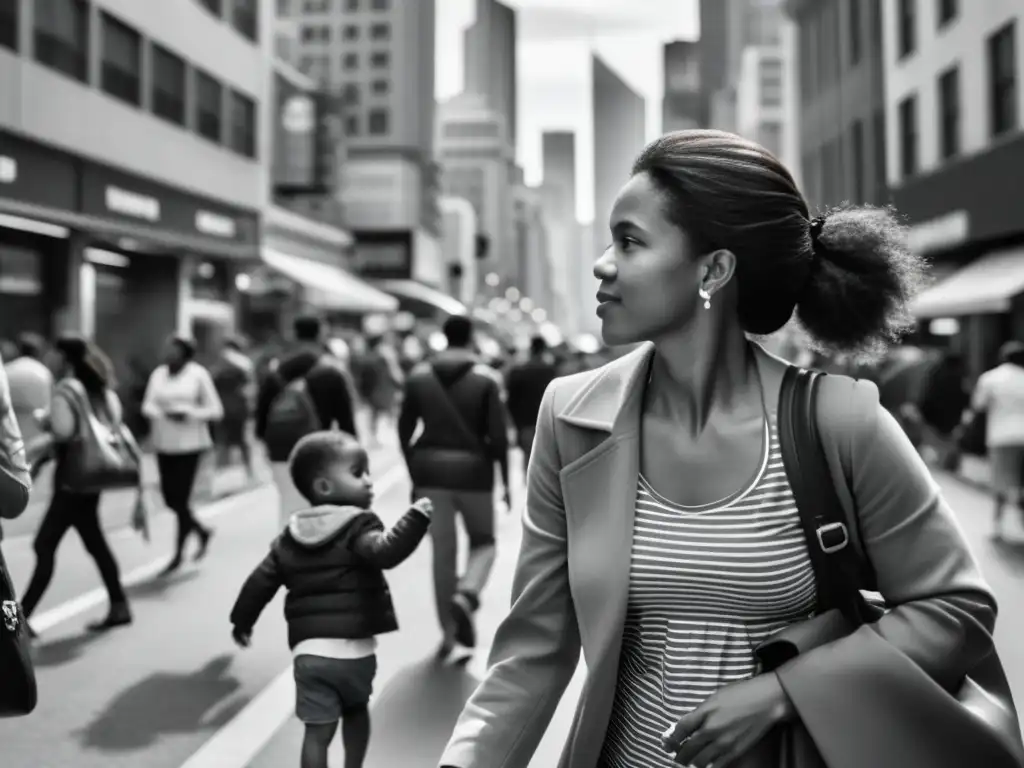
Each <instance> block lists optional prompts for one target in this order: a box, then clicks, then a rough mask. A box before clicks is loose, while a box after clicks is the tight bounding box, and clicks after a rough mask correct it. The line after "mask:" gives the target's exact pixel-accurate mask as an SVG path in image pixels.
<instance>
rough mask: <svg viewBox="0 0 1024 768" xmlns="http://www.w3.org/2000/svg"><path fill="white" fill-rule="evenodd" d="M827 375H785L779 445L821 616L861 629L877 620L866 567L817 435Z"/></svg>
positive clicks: (805, 372)
mask: <svg viewBox="0 0 1024 768" xmlns="http://www.w3.org/2000/svg"><path fill="white" fill-rule="evenodd" d="M826 375H827V374H825V373H822V372H820V371H808V370H804V369H802V368H797V367H795V366H790V367H789V368H788V369H787V370H786V373H785V375H784V376H783V379H782V388H781V390H780V392H779V409H778V414H777V419H778V432H779V444H780V447H781V450H782V460H783V464H784V465H785V468H786V476H787V478H788V479H789V486H790V489H791V490H792V492H793V498H794V499H795V500H796V505H797V509H798V510H799V513H800V522H801V523H802V525H803V529H804V535H805V537H806V539H807V550H808V554H809V555H810V558H811V565H812V567H813V568H814V576H815V581H816V582H817V587H818V612H819V613H823V612H825V611H827V610H829V609H832V608H838V609H839V611H840V612H841V613H842V614H843V616H845V617H846V619H847V620H848V621H850V622H851V623H853V624H854V625H860V624H863V623H865V622H866V621H870V620H872V619H873V618H874V617H873V616H872V615H871V613H870V609H869V607H868V606H867V604H866V603H865V601H864V597H863V595H862V594H861V592H860V587H861V573H863V570H862V567H861V566H862V563H861V560H860V556H859V554H858V553H857V551H856V549H855V547H854V545H853V542H852V540H851V538H850V530H849V525H850V524H851V523H850V521H849V520H848V519H847V515H846V512H845V510H844V509H843V505H842V502H841V501H840V500H839V495H838V494H837V493H836V489H835V485H834V484H833V482H832V474H831V472H830V471H829V466H828V460H827V459H826V457H825V452H824V450H823V449H822V446H821V439H820V435H819V433H818V418H817V403H818V385H819V383H820V381H821V379H822V377H824V376H826Z"/></svg>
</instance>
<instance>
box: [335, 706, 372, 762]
mask: <svg viewBox="0 0 1024 768" xmlns="http://www.w3.org/2000/svg"><path fill="white" fill-rule="evenodd" d="M341 744H342V746H343V747H344V749H345V768H363V761H365V760H366V751H367V749H369V747H370V707H369V706H368V705H366V704H362V705H360V706H355V707H347V708H346V709H345V710H344V711H343V712H342V714H341Z"/></svg>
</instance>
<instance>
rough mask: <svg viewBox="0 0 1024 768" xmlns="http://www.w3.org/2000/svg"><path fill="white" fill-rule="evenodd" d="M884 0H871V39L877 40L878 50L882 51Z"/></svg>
mask: <svg viewBox="0 0 1024 768" xmlns="http://www.w3.org/2000/svg"><path fill="white" fill-rule="evenodd" d="M883 13H885V10H884V9H883V8H882V0H871V39H872V40H874V41H875V45H876V46H878V47H877V51H878V52H879V53H880V52H881V51H882V40H883V38H882V14H883Z"/></svg>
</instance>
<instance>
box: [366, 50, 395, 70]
mask: <svg viewBox="0 0 1024 768" xmlns="http://www.w3.org/2000/svg"><path fill="white" fill-rule="evenodd" d="M390 63H391V56H390V55H389V54H388V53H387V52H386V51H377V52H375V53H371V54H370V66H371V67H374V68H375V69H384V68H385V67H387V66H388V64H390Z"/></svg>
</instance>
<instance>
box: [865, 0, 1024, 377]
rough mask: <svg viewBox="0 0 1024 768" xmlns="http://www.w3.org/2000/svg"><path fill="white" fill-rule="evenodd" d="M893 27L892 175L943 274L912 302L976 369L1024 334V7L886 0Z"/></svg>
mask: <svg viewBox="0 0 1024 768" xmlns="http://www.w3.org/2000/svg"><path fill="white" fill-rule="evenodd" d="M884 31H885V35H884V39H885V51H884V63H885V121H886V128H887V136H888V148H889V151H888V162H887V175H888V181H889V184H890V186H891V189H892V197H893V202H894V203H895V204H896V207H897V208H898V209H899V211H900V212H901V213H903V214H905V215H907V216H908V217H909V219H910V224H911V230H910V237H911V244H912V246H913V247H914V248H915V249H916V250H918V251H919V252H921V253H924V254H926V255H927V256H928V258H929V261H930V262H931V264H932V269H933V272H934V273H935V274H936V276H938V277H939V278H940V280H939V281H938V282H937V283H936V284H935V285H934V286H933V287H932V288H930V289H929V290H927V291H925V292H924V293H922V294H921V295H920V296H919V297H918V298H917V300H916V302H915V304H914V307H913V308H914V312H915V314H916V315H917V316H918V317H919V318H920V319H921V320H922V321H923V327H922V332H923V334H924V335H925V336H926V337H930V340H931V341H945V342H946V343H947V344H949V345H951V346H953V347H954V348H957V349H959V350H960V351H962V352H963V353H964V355H965V357H966V359H967V363H968V367H969V370H970V373H971V374H972V376H976V375H978V374H979V373H980V372H981V371H983V370H985V369H986V368H988V367H990V366H992V365H993V364H994V363H995V362H996V352H997V350H998V348H999V345H1000V344H1002V343H1003V342H1004V341H1007V340H1010V339H1022V338H1024V219H1022V218H1021V211H1020V192H1019V191H1018V190H1019V188H1020V176H1021V168H1024V131H1022V124H1024V123H1022V113H1024V97H1022V92H1024V89H1022V87H1021V85H1022V83H1024V54H1022V52H1021V35H1022V32H1024V7H1022V5H1021V3H1019V2H1016V1H1015V0H990V1H989V2H985V3H973V2H959V3H957V2H936V3H906V2H904V3H892V4H890V3H886V4H885V17H884ZM943 277H945V279H941V278H943Z"/></svg>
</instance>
